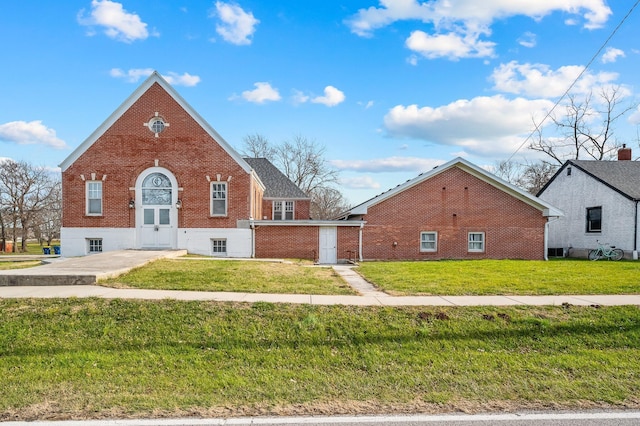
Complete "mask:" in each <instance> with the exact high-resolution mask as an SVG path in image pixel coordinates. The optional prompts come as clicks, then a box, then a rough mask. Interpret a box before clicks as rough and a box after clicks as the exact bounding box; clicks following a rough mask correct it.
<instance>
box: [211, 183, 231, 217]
mask: <svg viewBox="0 0 640 426" xmlns="http://www.w3.org/2000/svg"><path fill="white" fill-rule="evenodd" d="M213 185H224V195H225V198H224V214H220V213H215V214H214V213H213V201H214V198H213ZM209 198H210V202H209V214H210V216H211V217H226V216H227V215H228V214H229V182H222V181H213V182H211V183H210V184H209ZM216 200H219V199H217V198H216Z"/></svg>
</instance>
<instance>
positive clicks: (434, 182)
mask: <svg viewBox="0 0 640 426" xmlns="http://www.w3.org/2000/svg"><path fill="white" fill-rule="evenodd" d="M364 220H366V221H367V223H366V225H365V227H364V231H363V257H364V259H449V258H451V259H477V258H495V259H501V258H518V259H542V258H543V256H544V224H545V222H546V218H544V217H543V216H542V212H541V211H540V210H538V209H536V208H534V207H531V206H529V205H527V204H525V203H524V202H522V201H520V200H518V199H516V198H514V197H512V196H511V195H509V194H507V193H505V192H503V191H501V190H499V189H497V188H495V187H493V186H491V185H489V184H488V183H486V182H484V181H482V180H480V179H478V178H476V177H474V176H472V175H471V174H469V173H467V172H465V171H463V170H461V169H459V168H457V167H453V168H451V169H448V170H446V171H444V172H442V173H440V174H438V175H435V176H433V177H431V178H429V179H427V180H426V181H423V182H421V183H419V184H417V185H415V186H413V187H411V188H409V189H407V190H405V191H402V192H400V193H398V194H396V195H395V196H393V197H391V198H389V199H387V200H385V201H382V202H381V203H379V204H377V205H375V206H372V207H369V209H368V213H367V215H365V217H364ZM421 231H436V232H438V251H437V252H435V253H430V252H420V232H421ZM468 232H484V233H485V252H484V253H469V252H468V250H467V247H468V243H467V239H468ZM394 243H397V245H394Z"/></svg>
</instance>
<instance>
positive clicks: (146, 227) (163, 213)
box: [140, 206, 175, 249]
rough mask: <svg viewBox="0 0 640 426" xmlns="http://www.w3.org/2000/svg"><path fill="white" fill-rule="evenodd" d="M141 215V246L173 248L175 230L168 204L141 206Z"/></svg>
mask: <svg viewBox="0 0 640 426" xmlns="http://www.w3.org/2000/svg"><path fill="white" fill-rule="evenodd" d="M142 215H143V218H142V225H141V227H140V239H141V248H150V249H170V248H173V241H174V235H175V230H174V226H173V223H172V220H171V208H170V206H143V208H142Z"/></svg>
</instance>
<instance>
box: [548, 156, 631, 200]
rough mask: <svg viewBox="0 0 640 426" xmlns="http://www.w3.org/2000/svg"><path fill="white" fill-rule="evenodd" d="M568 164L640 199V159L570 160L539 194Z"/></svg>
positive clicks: (618, 190)
mask: <svg viewBox="0 0 640 426" xmlns="http://www.w3.org/2000/svg"><path fill="white" fill-rule="evenodd" d="M568 166H573V167H575V168H577V169H580V170H582V171H583V172H584V173H586V174H587V175H589V176H591V177H592V178H594V179H595V180H597V181H599V182H601V183H603V184H604V185H606V186H608V187H609V188H611V189H613V190H614V191H616V192H618V193H620V194H621V195H623V196H625V197H627V198H629V199H630V200H634V201H636V200H640V162H638V161H596V160H568V161H566V162H565V163H564V164H563V165H562V167H561V168H560V170H558V171H557V172H556V174H554V175H553V177H552V178H551V179H549V182H547V184H546V185H545V186H544V187H543V188H542V189H541V190H540V191H539V192H538V195H540V194H542V193H543V192H544V191H545V190H546V189H547V187H548V186H549V185H550V184H551V182H553V181H554V180H555V178H556V176H558V175H560V173H562V172H563V171H564V170H565V169H566V168H567V167H568Z"/></svg>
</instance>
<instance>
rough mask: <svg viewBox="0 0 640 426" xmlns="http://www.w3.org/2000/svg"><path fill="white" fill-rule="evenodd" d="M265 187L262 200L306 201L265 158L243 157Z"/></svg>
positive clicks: (302, 193) (294, 185)
mask: <svg viewBox="0 0 640 426" xmlns="http://www.w3.org/2000/svg"><path fill="white" fill-rule="evenodd" d="M244 161H246V162H247V163H249V166H251V168H252V169H253V170H254V171H255V172H256V174H257V175H258V177H259V178H260V180H261V181H262V183H263V184H264V186H265V190H264V198H282V199H290V198H293V199H308V198H309V197H308V196H307V194H305V193H304V192H303V191H302V190H301V189H300V188H298V186H297V185H296V184H295V183H293V182H292V181H291V179H289V178H288V177H286V176H285V175H284V173H282V172H281V171H280V170H278V168H277V167H276V166H274V165H273V164H272V163H271V161H269V160H267V159H266V158H251V157H245V158H244Z"/></svg>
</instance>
